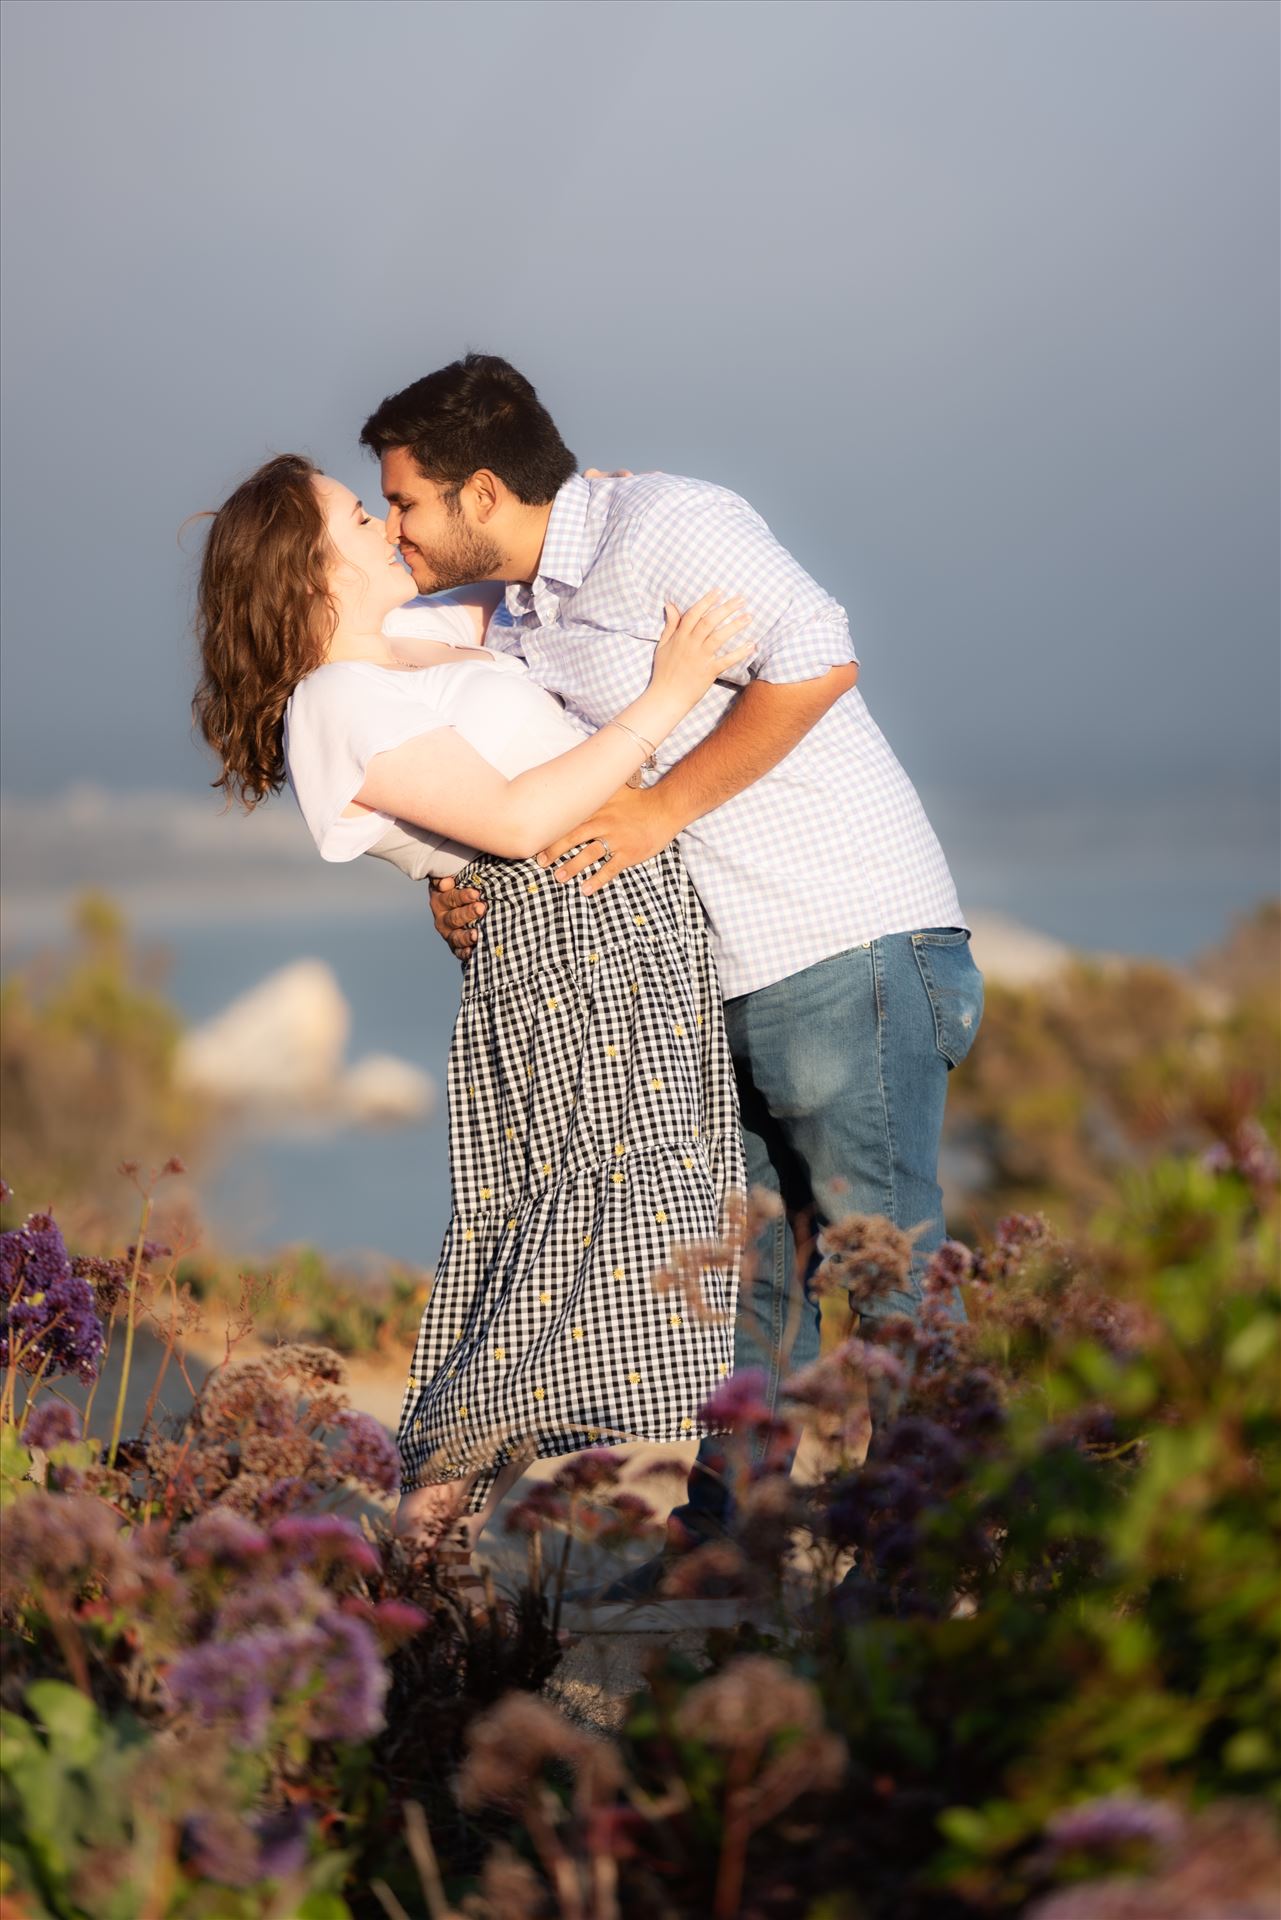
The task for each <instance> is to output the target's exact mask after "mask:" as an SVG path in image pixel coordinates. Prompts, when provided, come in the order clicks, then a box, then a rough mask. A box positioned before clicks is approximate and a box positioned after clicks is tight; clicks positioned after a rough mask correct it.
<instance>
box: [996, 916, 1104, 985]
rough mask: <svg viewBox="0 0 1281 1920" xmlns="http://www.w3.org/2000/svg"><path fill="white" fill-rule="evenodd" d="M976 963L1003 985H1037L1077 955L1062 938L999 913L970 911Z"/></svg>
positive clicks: (1055, 975) (1042, 983)
mask: <svg viewBox="0 0 1281 1920" xmlns="http://www.w3.org/2000/svg"><path fill="white" fill-rule="evenodd" d="M969 920H970V929H971V932H972V934H973V936H974V937H973V942H972V945H973V951H974V960H975V964H976V965H977V966H978V967H979V968H980V970H981V971H982V974H983V977H984V979H986V980H994V981H997V982H999V984H1000V985H1001V986H1003V987H1036V986H1043V985H1044V984H1045V982H1046V981H1048V980H1053V979H1055V978H1056V977H1057V975H1059V974H1060V973H1062V972H1063V970H1064V969H1065V967H1067V966H1068V965H1069V964H1070V963H1071V962H1072V961H1073V960H1075V959H1077V958H1079V955H1078V954H1077V953H1076V952H1075V951H1074V949H1073V948H1071V947H1069V946H1067V945H1065V943H1064V942H1063V941H1062V940H1055V939H1054V938H1053V937H1052V936H1051V935H1050V934H1048V933H1038V932H1037V931H1036V929H1035V928H1033V927H1025V926H1023V925H1021V924H1020V922H1019V921H1017V920H1010V919H1007V918H1006V916H1005V915H1004V914H1000V913H972V914H971V915H970V916H969Z"/></svg>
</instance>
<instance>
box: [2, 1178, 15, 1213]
mask: <svg viewBox="0 0 1281 1920" xmlns="http://www.w3.org/2000/svg"><path fill="white" fill-rule="evenodd" d="M12 1199H13V1188H12V1187H11V1186H10V1185H9V1182H8V1181H7V1180H0V1207H7V1206H8V1204H9V1202H10V1201H11V1200H12Z"/></svg>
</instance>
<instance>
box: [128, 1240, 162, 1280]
mask: <svg viewBox="0 0 1281 1920" xmlns="http://www.w3.org/2000/svg"><path fill="white" fill-rule="evenodd" d="M172 1255H173V1248H172V1247H166V1246H165V1245H164V1243H163V1242H162V1241H160V1240H144V1241H143V1243H142V1259H141V1261H140V1262H139V1264H140V1265H141V1266H144V1267H149V1266H150V1265H151V1263H152V1261H153V1260H168V1259H170V1258H171V1257H172ZM137 1258H138V1243H137V1241H136V1240H135V1241H134V1242H133V1243H132V1244H131V1245H130V1246H128V1247H126V1249H125V1260H126V1262H127V1263H128V1266H129V1269H130V1271H131V1272H132V1271H133V1263H134V1261H135V1260H136V1259H137Z"/></svg>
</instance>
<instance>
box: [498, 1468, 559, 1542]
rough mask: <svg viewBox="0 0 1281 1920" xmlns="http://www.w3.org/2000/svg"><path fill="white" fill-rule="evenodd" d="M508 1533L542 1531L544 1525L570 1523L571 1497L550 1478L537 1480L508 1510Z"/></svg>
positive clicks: (505, 1523) (505, 1522) (556, 1525)
mask: <svg viewBox="0 0 1281 1920" xmlns="http://www.w3.org/2000/svg"><path fill="white" fill-rule="evenodd" d="M503 1524H504V1526H505V1527H506V1529H507V1531H508V1533H541V1532H542V1530H543V1528H544V1527H563V1526H567V1525H568V1524H569V1497H568V1495H567V1494H566V1493H564V1492H563V1491H562V1489H561V1488H560V1487H558V1486H556V1485H555V1484H554V1483H553V1482H552V1481H550V1480H536V1481H535V1482H534V1484H533V1486H532V1487H531V1488H530V1489H529V1492H528V1493H527V1494H526V1495H525V1497H524V1499H523V1500H518V1501H516V1503H515V1504H514V1505H513V1506H511V1507H509V1508H508V1510H507V1517H506V1519H505V1520H504V1522H503Z"/></svg>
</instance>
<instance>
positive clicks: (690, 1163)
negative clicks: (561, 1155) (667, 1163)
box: [543, 1160, 694, 1173]
mask: <svg viewBox="0 0 1281 1920" xmlns="http://www.w3.org/2000/svg"><path fill="white" fill-rule="evenodd" d="M693 1164H694V1163H693V1161H692V1160H690V1161H687V1162H686V1165H687V1166H691V1167H692V1166H693ZM551 1170H552V1163H551V1161H550V1160H544V1161H543V1172H544V1173H550V1172H551Z"/></svg>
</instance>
